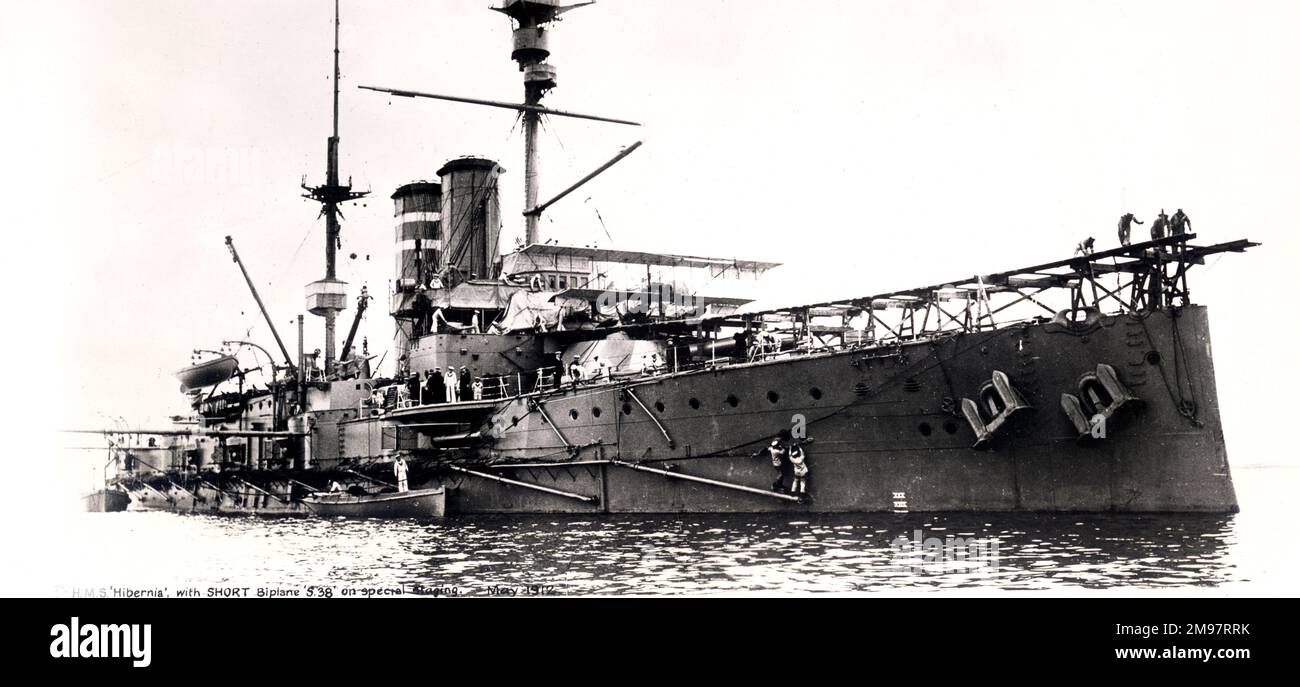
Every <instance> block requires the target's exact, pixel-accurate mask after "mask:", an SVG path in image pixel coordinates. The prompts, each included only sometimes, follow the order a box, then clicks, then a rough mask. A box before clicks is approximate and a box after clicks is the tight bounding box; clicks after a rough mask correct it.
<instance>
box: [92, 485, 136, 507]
mask: <svg viewBox="0 0 1300 687" xmlns="http://www.w3.org/2000/svg"><path fill="white" fill-rule="evenodd" d="M81 503H82V505H83V506H84V507H85V509H86V512H87V513H121V512H122V511H124V510H126V507H127V506H128V505H130V504H131V497H130V495H128V494H127V493H126V492H125V491H123V490H121V489H114V488H111V487H110V488H108V489H100V490H98V491H92V492H90V493H89V494H82V496H81Z"/></svg>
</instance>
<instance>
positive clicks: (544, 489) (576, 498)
mask: <svg viewBox="0 0 1300 687" xmlns="http://www.w3.org/2000/svg"><path fill="white" fill-rule="evenodd" d="M447 467H448V468H450V469H451V470H454V471H456V472H459V473H462V474H466V475H470V476H472V477H478V478H481V479H486V480H491V481H493V482H499V483H501V484H508V485H510V486H512V487H522V488H524V489H532V490H533V491H540V492H543V493H546V494H554V495H556V496H563V497H564V498H566V499H573V500H574V501H582V502H583V503H597V502H599V501H600V499H599V498H597V497H595V496H584V495H582V494H575V493H573V492H569V491H561V490H559V489H552V488H550V487H543V486H542V485H540V484H530V483H528V482H520V481H519V480H513V479H508V478H506V477H501V476H500V475H493V474H491V473H487V472H478V471H477V470H470V469H468V468H463V467H460V466H459V465H448V466H447Z"/></svg>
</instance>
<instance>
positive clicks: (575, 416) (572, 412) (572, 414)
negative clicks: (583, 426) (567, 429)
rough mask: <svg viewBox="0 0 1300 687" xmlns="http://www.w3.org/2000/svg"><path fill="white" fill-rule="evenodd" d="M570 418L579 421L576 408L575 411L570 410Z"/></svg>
mask: <svg viewBox="0 0 1300 687" xmlns="http://www.w3.org/2000/svg"><path fill="white" fill-rule="evenodd" d="M569 418H570V419H573V420H577V419H578V409H577V408H574V409H573V410H570V411H569Z"/></svg>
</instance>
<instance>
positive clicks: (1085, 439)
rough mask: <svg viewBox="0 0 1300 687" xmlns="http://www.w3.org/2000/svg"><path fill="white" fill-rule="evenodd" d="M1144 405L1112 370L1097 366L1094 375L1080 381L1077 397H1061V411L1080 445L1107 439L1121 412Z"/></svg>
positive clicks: (1068, 395) (1100, 365)
mask: <svg viewBox="0 0 1300 687" xmlns="http://www.w3.org/2000/svg"><path fill="white" fill-rule="evenodd" d="M1143 404H1144V401H1143V400H1142V399H1141V398H1139V397H1137V396H1136V395H1134V394H1133V392H1131V391H1129V390H1128V387H1126V386H1124V383H1123V382H1121V381H1119V375H1117V374H1116V373H1115V368H1113V367H1111V366H1110V365H1107V364H1106V363H1098V364H1097V370H1096V372H1089V373H1087V374H1085V375H1083V376H1082V377H1080V378H1079V395H1078V396H1074V395H1072V394H1061V410H1063V411H1065V415H1066V417H1068V418H1070V424H1072V425H1074V429H1075V431H1077V432H1078V433H1079V436H1078V441H1079V443H1081V444H1087V443H1091V442H1093V441H1098V440H1102V439H1105V438H1106V427H1107V426H1108V425H1109V423H1110V419H1111V418H1112V417H1115V416H1116V415H1117V414H1118V413H1119V412H1120V411H1121V410H1122V409H1124V408H1139V407H1141V406H1142V405H1143Z"/></svg>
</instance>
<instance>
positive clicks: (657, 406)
mask: <svg viewBox="0 0 1300 687" xmlns="http://www.w3.org/2000/svg"><path fill="white" fill-rule="evenodd" d="M655 410H657V411H659V412H661V413H662V412H664V402H663V401H655Z"/></svg>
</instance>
